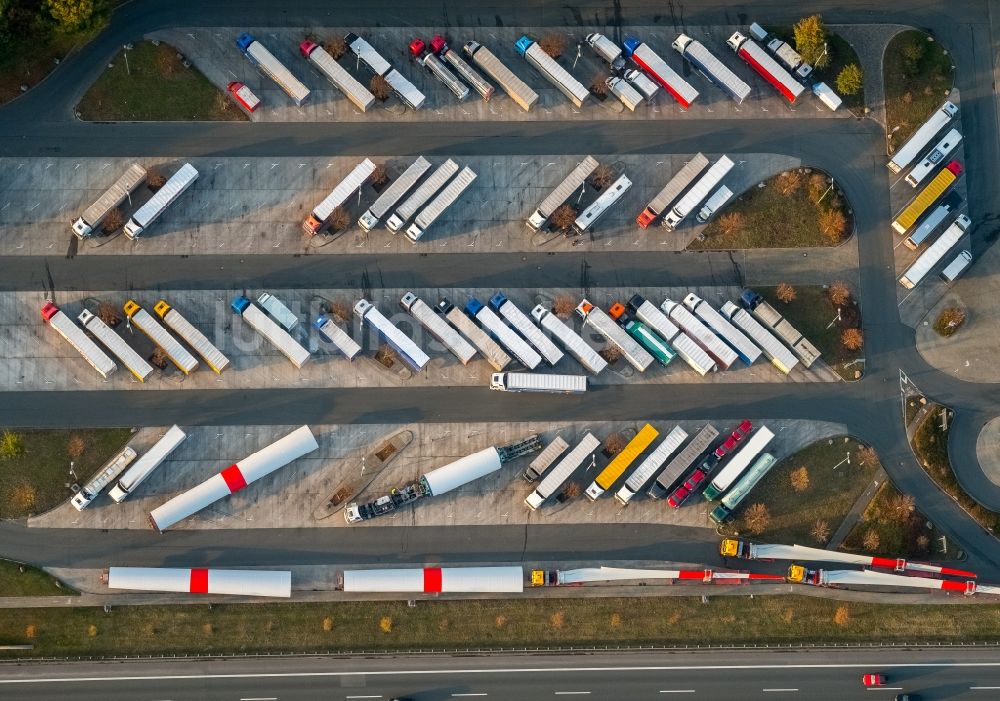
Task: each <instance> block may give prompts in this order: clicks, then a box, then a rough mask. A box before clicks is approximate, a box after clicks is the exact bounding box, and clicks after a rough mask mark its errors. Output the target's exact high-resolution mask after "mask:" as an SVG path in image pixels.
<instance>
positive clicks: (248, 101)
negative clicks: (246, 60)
mask: <svg viewBox="0 0 1000 701" xmlns="http://www.w3.org/2000/svg"><path fill="white" fill-rule="evenodd" d="M226 92H228V93H229V94H230V95H232V96H233V99H234V100H236V103H237V104H238V105H240V107H242V108H243V109H245V110H246V111H247V112H254V111H255V110H256V109H257V108H258V107H260V98H259V97H257V96H256V95H254V93H253V90H251V89H250V88H248V87H247V86H246V85H244V84H243V83H241V82H239V81H238V80H234V81H232V82H231V83H229V84H228V85H226Z"/></svg>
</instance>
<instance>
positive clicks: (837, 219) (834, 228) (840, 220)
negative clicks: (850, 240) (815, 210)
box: [819, 209, 847, 243]
mask: <svg viewBox="0 0 1000 701" xmlns="http://www.w3.org/2000/svg"><path fill="white" fill-rule="evenodd" d="M819 230H820V231H821V232H822V233H823V235H824V236H826V238H827V239H829V241H830V242H831V243H840V240H841V239H842V238H843V237H844V232H845V231H846V230H847V217H845V216H844V213H843V212H841V211H840V210H839V209H826V210H823V211H822V212H820V215H819Z"/></svg>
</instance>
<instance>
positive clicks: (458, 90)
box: [410, 39, 469, 101]
mask: <svg viewBox="0 0 1000 701" xmlns="http://www.w3.org/2000/svg"><path fill="white" fill-rule="evenodd" d="M428 49H429V47H428V46H427V44H425V43H424V40H423V39H414V40H413V41H411V42H410V55H411V56H412V57H413V58H414V60H415V61H416V62H417V63H419V64H420V65H422V66H423V67H424V68H426V69H427V70H428V71H429V72H430V73H431V75H433V76H434V77H435V78H437V79H438V80H439V81H441V83H442V84H443V85H444V86H445V87H446V88H448V89H449V90H450V91H451V93H452V95H454V96H455V97H456V98H458V100H459V101H461V100H464V99H465V98H467V97H468V96H469V86H467V85H466V84H465V83H463V82H462V81H461V80H459V79H458V78H456V77H455V74H454V73H452V72H451V71H450V70H449V69H448V67H447V66H446V65H444V62H443V61H442V60H441V59H440V58H438V57H437V55H436V54H435V53H434V52H433V51H429V50H428Z"/></svg>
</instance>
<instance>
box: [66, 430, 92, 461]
mask: <svg viewBox="0 0 1000 701" xmlns="http://www.w3.org/2000/svg"><path fill="white" fill-rule="evenodd" d="M86 450H87V444H86V443H85V442H84V440H83V438H82V437H80V436H77V435H72V436H70V437H69V443H67V444H66V452H67V453H68V454H69V456H70V458H72V459H73V460H79V459H80V458H81V457H82V456H83V453H84V452H85V451H86Z"/></svg>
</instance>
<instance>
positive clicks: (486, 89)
mask: <svg viewBox="0 0 1000 701" xmlns="http://www.w3.org/2000/svg"><path fill="white" fill-rule="evenodd" d="M431 51H433V52H434V53H435V54H436V55H437V56H439V57H440V58H441V59H442V60H444V62H445V63H447V64H448V65H450V66H451V67H452V68H454V69H455V72H456V73H458V75H459V76H460V77H461V78H462V80H464V81H465V82H466V83H468V84H469V85H471V86H472V89H473V90H475V91H476V92H477V93H479V96H480V97H482V98H483V99H484V100H486V101H487V102H489V99H490V98H491V97H493V91H494V88H493V84H492V83H490V81H488V80H486V79H485V78H483V76H481V75H479V72H478V71H477V70H476V69H475V68H473V67H472V66H470V65H469V64H468V63H466V61H465V59H464V58H462V55H461V54H460V53H459V52H458V51H456V50H455V49H452V48H450V47H449V46H448V43H447V42H446V41H445V40H444V37H442V36H441V35H440V34H436V35H434V38H433V39H431Z"/></svg>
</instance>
